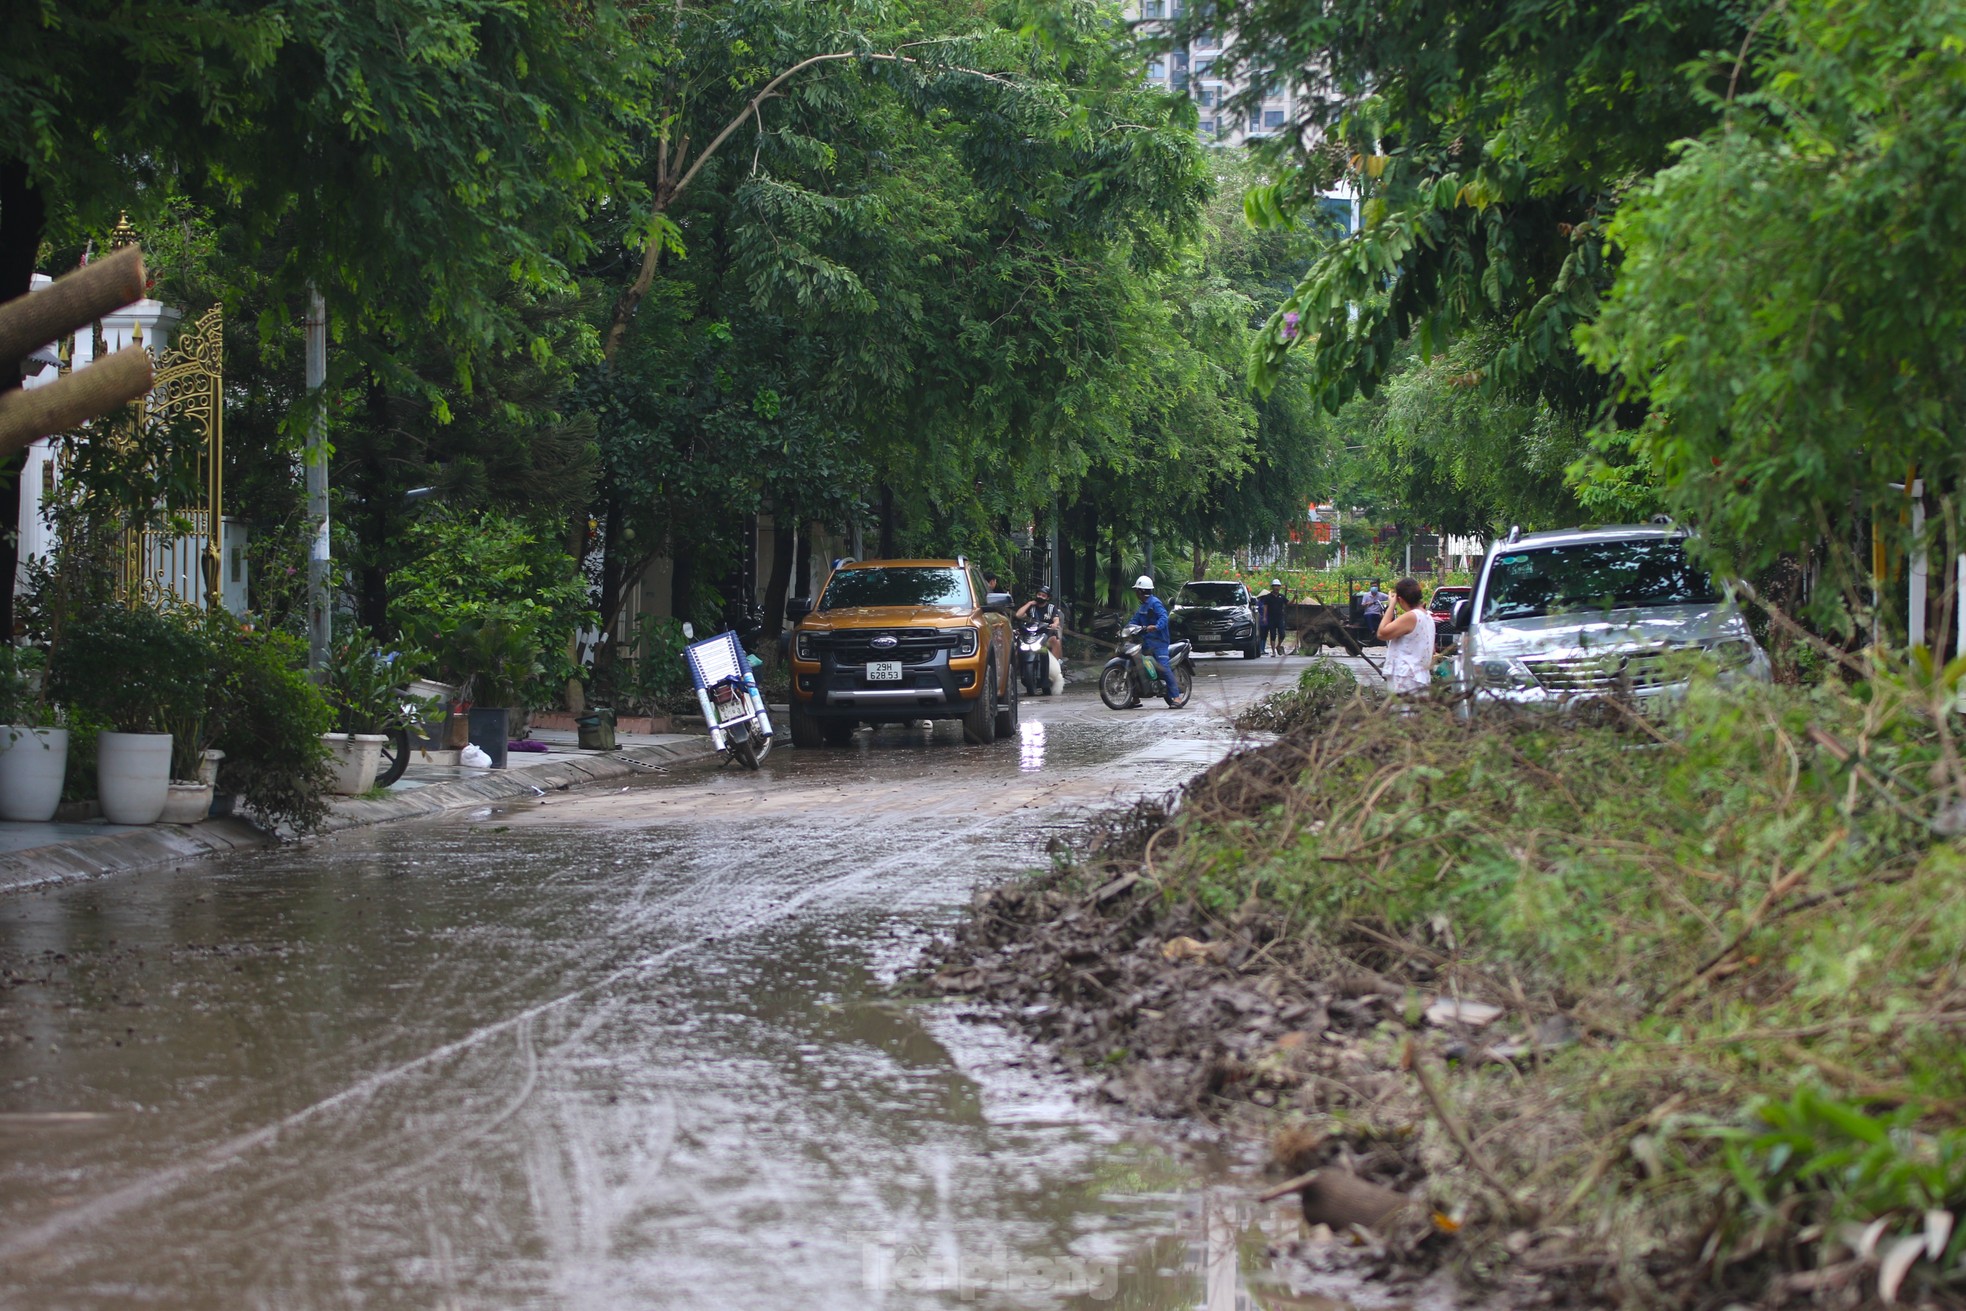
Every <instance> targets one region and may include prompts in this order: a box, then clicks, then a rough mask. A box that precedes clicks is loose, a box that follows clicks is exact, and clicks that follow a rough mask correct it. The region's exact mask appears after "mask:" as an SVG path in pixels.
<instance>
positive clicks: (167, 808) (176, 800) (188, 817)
mask: <svg viewBox="0 0 1966 1311" xmlns="http://www.w3.org/2000/svg"><path fill="white" fill-rule="evenodd" d="M211 812H212V785H211V784H210V783H172V784H171V787H170V792H169V794H168V795H167V796H166V797H165V798H164V813H163V814H162V815H160V816H158V819H159V821H160V822H162V823H165V824H196V823H198V822H199V821H200V820H202V819H204V818H205V816H207V815H209V814H211Z"/></svg>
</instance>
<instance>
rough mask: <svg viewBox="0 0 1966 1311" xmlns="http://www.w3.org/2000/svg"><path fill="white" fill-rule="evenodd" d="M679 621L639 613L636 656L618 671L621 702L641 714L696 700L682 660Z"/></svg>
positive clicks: (683, 641) (689, 704)
mask: <svg viewBox="0 0 1966 1311" xmlns="http://www.w3.org/2000/svg"><path fill="white" fill-rule="evenodd" d="M688 645H689V639H688V638H686V637H684V636H683V626H682V623H681V622H680V621H678V620H676V619H672V618H668V617H666V616H660V617H659V616H656V615H651V614H643V615H638V616H637V617H636V619H635V656H634V659H633V660H632V661H631V662H629V664H628V667H627V668H626V669H625V670H622V671H619V672H618V673H617V678H619V680H620V682H619V690H618V691H617V693H616V696H617V699H618V700H619V701H620V703H621V705H622V706H624V707H626V708H627V709H630V710H632V711H635V712H638V713H641V714H654V713H659V712H663V711H673V710H678V709H686V708H688V707H692V706H694V705H695V704H696V698H695V697H694V696H693V695H692V694H691V692H692V687H693V685H692V683H691V682H690V676H689V668H688V666H687V665H686V664H685V663H684V661H683V648H684V647H686V646H688Z"/></svg>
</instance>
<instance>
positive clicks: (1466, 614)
mask: <svg viewBox="0 0 1966 1311" xmlns="http://www.w3.org/2000/svg"><path fill="white" fill-rule="evenodd" d="M1473 622H1474V602H1473V601H1472V600H1468V601H1456V602H1455V603H1454V621H1453V622H1452V623H1451V624H1450V625H1449V627H1451V628H1452V629H1453V630H1454V631H1455V632H1457V633H1465V632H1467V631H1468V625H1469V624H1471V623H1473Z"/></svg>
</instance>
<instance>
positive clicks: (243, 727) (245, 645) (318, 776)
mask: <svg viewBox="0 0 1966 1311" xmlns="http://www.w3.org/2000/svg"><path fill="white" fill-rule="evenodd" d="M224 624H225V627H224V628H223V630H222V631H221V633H220V634H219V638H218V640H217V641H216V642H215V643H214V645H213V670H214V672H213V683H214V696H213V705H214V707H215V710H214V715H213V721H208V722H212V730H211V731H212V744H213V745H214V746H215V747H217V748H219V749H221V750H222V751H224V753H225V763H224V765H223V767H222V768H223V778H224V782H225V788H226V791H227V792H228V793H236V794H237V795H238V796H239V797H240V798H241V799H242V800H243V801H244V803H245V808H246V811H247V813H249V814H250V815H251V816H252V818H253V819H255V820H256V821H258V822H259V823H261V824H263V825H265V826H266V827H268V828H279V827H287V828H292V829H294V830H297V831H299V832H307V831H310V830H312V829H315V828H318V827H320V824H321V821H322V820H324V819H325V818H327V813H328V803H327V801H326V798H325V794H326V793H327V791H328V788H329V784H330V783H331V782H332V781H333V778H332V773H331V770H330V767H329V762H328V747H327V744H326V742H325V741H324V735H325V734H326V733H327V732H328V731H329V730H330V729H331V728H333V727H334V712H333V711H332V710H330V709H329V707H328V702H327V699H326V697H324V696H323V695H322V693H321V689H320V688H318V687H316V686H315V685H314V683H313V682H312V681H311V680H310V679H309V678H308V677H307V672H306V663H307V651H306V648H305V647H304V646H303V645H302V643H301V642H300V641H299V639H297V638H295V637H292V636H289V635H288V634H286V633H281V632H277V631H270V632H268V631H255V630H253V629H250V628H241V627H239V626H237V625H236V624H232V623H231V622H230V620H229V619H228V620H226V621H224Z"/></svg>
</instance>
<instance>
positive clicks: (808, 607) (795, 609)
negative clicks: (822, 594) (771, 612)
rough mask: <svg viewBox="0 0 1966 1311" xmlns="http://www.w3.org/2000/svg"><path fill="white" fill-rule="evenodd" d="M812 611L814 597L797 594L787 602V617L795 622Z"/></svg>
mask: <svg viewBox="0 0 1966 1311" xmlns="http://www.w3.org/2000/svg"><path fill="white" fill-rule="evenodd" d="M811 613H812V598H811V597H809V596H795V597H793V598H792V599H791V600H789V601H787V602H786V603H785V617H786V618H787V619H790V620H791V621H792V622H793V623H795V624H796V623H798V622H799V620H801V619H803V618H805V617H806V616H807V615H809V614H811Z"/></svg>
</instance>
